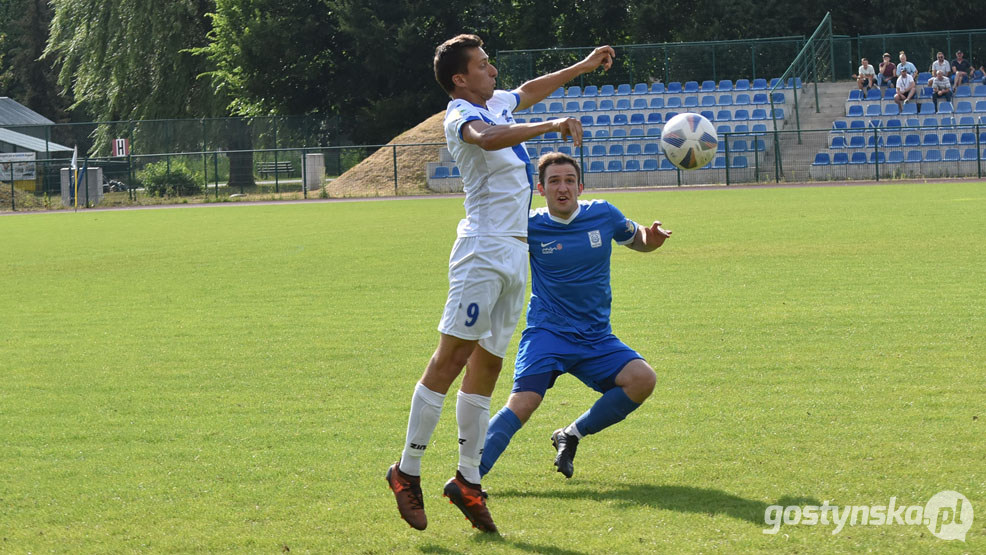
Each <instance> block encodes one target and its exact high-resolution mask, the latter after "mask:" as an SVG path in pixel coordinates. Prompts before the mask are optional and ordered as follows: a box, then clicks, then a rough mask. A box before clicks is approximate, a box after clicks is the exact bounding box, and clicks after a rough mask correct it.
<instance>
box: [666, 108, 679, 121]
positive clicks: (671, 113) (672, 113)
mask: <svg viewBox="0 0 986 555" xmlns="http://www.w3.org/2000/svg"><path fill="white" fill-rule="evenodd" d="M677 115H678V112H675V111H673V110H672V111H668V112H665V113H664V122H665V123H667V122H668V121H670V120H671V118H673V117H675V116H677Z"/></svg>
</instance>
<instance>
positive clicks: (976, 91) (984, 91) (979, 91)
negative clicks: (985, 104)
mask: <svg viewBox="0 0 986 555" xmlns="http://www.w3.org/2000/svg"><path fill="white" fill-rule="evenodd" d="M972 96H982V97H986V84H983V85H976V86H975V88H973V89H972Z"/></svg>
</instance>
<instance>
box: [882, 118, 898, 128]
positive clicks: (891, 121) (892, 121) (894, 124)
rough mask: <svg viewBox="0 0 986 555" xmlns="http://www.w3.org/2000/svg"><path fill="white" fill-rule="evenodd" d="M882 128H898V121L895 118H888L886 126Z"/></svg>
mask: <svg viewBox="0 0 986 555" xmlns="http://www.w3.org/2000/svg"><path fill="white" fill-rule="evenodd" d="M884 127H898V128H899V127H900V120H899V119H897V118H890V119H888V120H887V124H886V125H885V126H884Z"/></svg>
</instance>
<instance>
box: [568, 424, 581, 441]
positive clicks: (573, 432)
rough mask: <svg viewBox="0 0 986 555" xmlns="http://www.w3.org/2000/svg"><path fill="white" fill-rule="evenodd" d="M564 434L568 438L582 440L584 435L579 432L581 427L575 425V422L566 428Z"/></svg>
mask: <svg viewBox="0 0 986 555" xmlns="http://www.w3.org/2000/svg"><path fill="white" fill-rule="evenodd" d="M564 433H565V435H567V436H575V437H577V438H579V439H582V433H581V432H579V427H578V426H576V425H575V422H572V423H571V424H569V425H568V427H567V428H565V430H564Z"/></svg>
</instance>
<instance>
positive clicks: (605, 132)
mask: <svg viewBox="0 0 986 555" xmlns="http://www.w3.org/2000/svg"><path fill="white" fill-rule="evenodd" d="M593 137H595V138H597V139H608V138H609V129H597V130H596V133H595V134H594V135H593Z"/></svg>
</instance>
